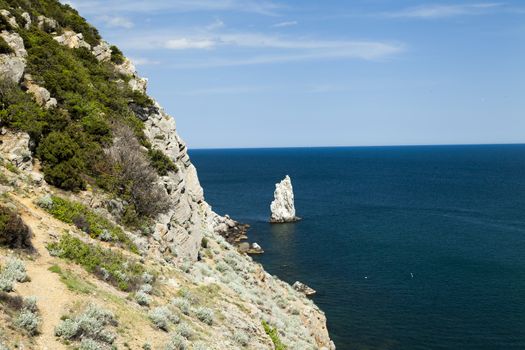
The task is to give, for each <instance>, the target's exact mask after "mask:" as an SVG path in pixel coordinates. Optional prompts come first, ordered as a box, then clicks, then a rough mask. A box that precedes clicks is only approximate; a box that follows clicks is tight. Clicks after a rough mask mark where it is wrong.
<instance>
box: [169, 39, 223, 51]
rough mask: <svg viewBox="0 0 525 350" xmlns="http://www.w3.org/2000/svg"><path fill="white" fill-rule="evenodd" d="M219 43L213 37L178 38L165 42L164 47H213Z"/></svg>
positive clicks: (177, 48) (181, 48) (183, 48)
mask: <svg viewBox="0 0 525 350" xmlns="http://www.w3.org/2000/svg"><path fill="white" fill-rule="evenodd" d="M216 45H217V42H216V41H214V40H213V39H198V38H177V39H169V40H167V41H166V42H165V43H164V48H166V49H172V50H188V49H211V48H213V47H215V46H216Z"/></svg>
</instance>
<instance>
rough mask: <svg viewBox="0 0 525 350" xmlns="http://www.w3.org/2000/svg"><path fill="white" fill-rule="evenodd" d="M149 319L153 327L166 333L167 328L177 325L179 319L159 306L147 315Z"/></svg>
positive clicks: (165, 308)
mask: <svg viewBox="0 0 525 350" xmlns="http://www.w3.org/2000/svg"><path fill="white" fill-rule="evenodd" d="M148 317H149V319H150V320H151V322H152V323H153V324H154V325H155V327H157V328H159V329H162V330H163V331H168V327H169V325H170V324H172V323H174V324H175V323H179V322H180V319H179V317H178V316H177V315H175V314H174V313H173V312H172V311H171V310H170V309H169V308H168V307H166V306H159V307H156V308H154V309H153V310H151V311H150V312H149V314H148Z"/></svg>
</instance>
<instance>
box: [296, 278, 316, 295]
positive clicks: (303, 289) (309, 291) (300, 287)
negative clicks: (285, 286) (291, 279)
mask: <svg viewBox="0 0 525 350" xmlns="http://www.w3.org/2000/svg"><path fill="white" fill-rule="evenodd" d="M292 288H293V289H295V290H296V291H298V292H299V293H303V294H304V295H306V296H310V295H314V294H315V293H317V292H316V291H315V289H313V288H311V287H308V286H307V285H306V284H304V283H302V282H299V281H295V283H294V284H293V285H292Z"/></svg>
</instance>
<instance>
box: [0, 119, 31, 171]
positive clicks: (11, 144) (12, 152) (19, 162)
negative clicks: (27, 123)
mask: <svg viewBox="0 0 525 350" xmlns="http://www.w3.org/2000/svg"><path fill="white" fill-rule="evenodd" d="M29 144H30V138H29V135H28V134H27V133H25V132H13V131H9V130H6V129H2V132H1V135H0V152H2V155H3V156H4V157H5V158H6V159H7V160H8V161H10V162H11V163H13V164H14V165H15V166H16V167H17V168H19V169H21V170H28V171H31V170H32V169H33V158H32V156H31V150H30V148H29Z"/></svg>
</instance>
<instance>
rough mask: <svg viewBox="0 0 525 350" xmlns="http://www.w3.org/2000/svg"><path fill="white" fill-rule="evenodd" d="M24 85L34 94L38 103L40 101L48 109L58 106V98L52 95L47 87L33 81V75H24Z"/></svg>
mask: <svg viewBox="0 0 525 350" xmlns="http://www.w3.org/2000/svg"><path fill="white" fill-rule="evenodd" d="M23 85H24V86H25V88H26V89H27V92H29V93H30V94H32V95H33V97H34V98H35V101H36V103H38V104H39V105H40V106H42V107H44V108H46V109H49V108H54V107H56V106H57V103H58V102H57V100H56V98H53V97H51V93H50V92H49V91H48V90H47V89H46V88H44V87H41V86H39V85H37V84H36V83H35V82H34V81H33V77H31V75H29V74H25V75H24V83H23Z"/></svg>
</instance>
